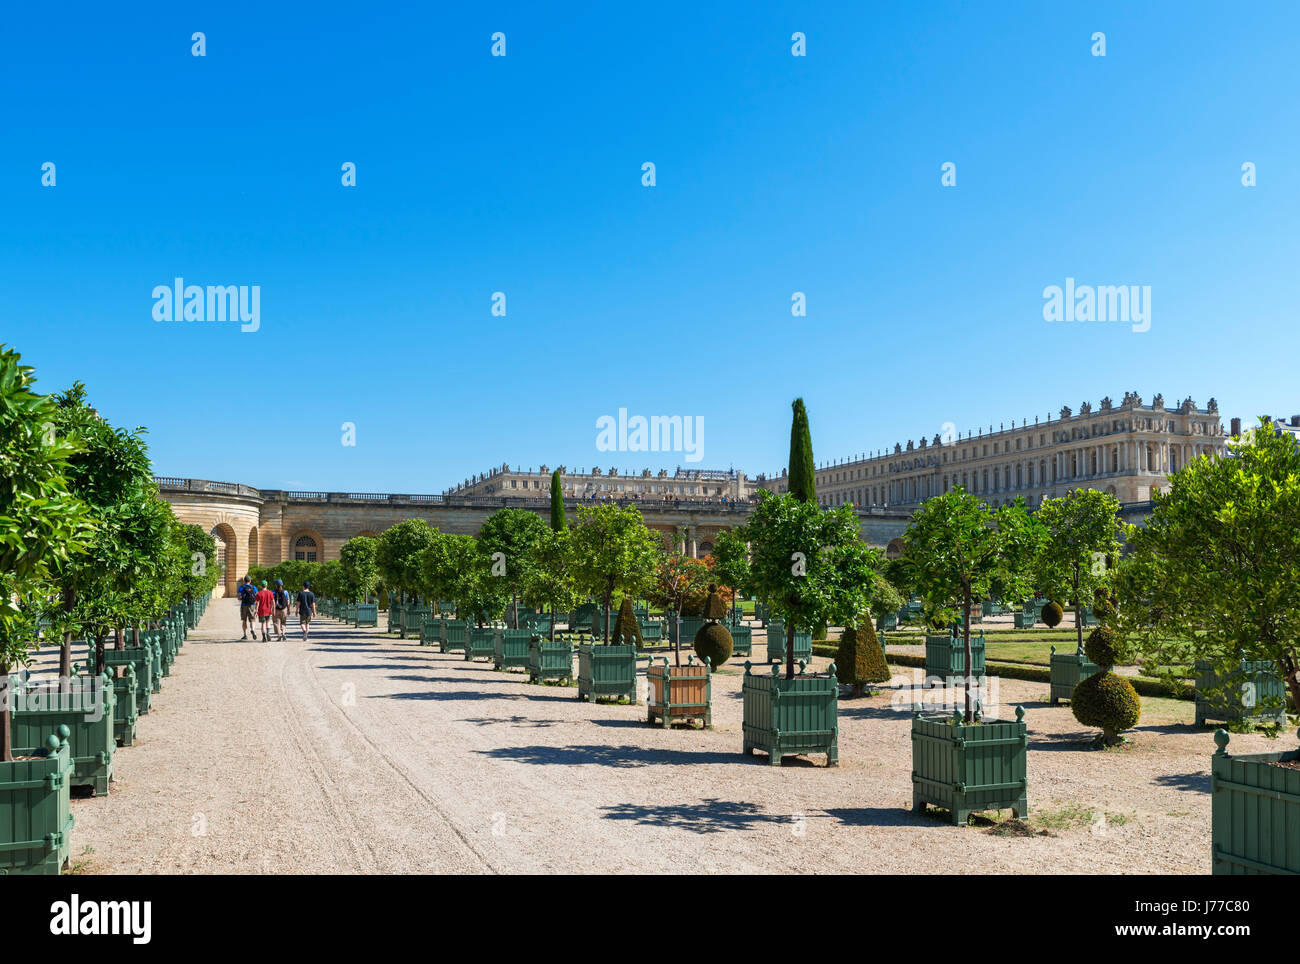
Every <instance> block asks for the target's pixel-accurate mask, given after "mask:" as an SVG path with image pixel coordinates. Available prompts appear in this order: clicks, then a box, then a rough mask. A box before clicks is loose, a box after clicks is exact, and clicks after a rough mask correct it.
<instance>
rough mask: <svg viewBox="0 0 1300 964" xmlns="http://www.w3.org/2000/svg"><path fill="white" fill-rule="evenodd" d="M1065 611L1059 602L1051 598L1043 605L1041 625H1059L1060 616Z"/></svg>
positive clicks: (1049, 627) (1048, 626)
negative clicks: (1050, 600)
mask: <svg viewBox="0 0 1300 964" xmlns="http://www.w3.org/2000/svg"><path fill="white" fill-rule="evenodd" d="M1064 615H1065V613H1064V611H1063V610H1062V609H1061V604H1060V603H1059V602H1056V601H1055V600H1053V601H1052V602H1049V603H1048V604H1047V605H1046V606H1044V607H1043V625H1044V626H1046V627H1047V628H1048V629H1052V628H1053V627H1055V626H1059V625H1061V617H1062V616H1064Z"/></svg>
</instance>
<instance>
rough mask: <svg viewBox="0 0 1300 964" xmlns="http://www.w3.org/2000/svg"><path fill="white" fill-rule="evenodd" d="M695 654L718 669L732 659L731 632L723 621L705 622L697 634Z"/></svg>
mask: <svg viewBox="0 0 1300 964" xmlns="http://www.w3.org/2000/svg"><path fill="white" fill-rule="evenodd" d="M695 655H696V656H698V657H699V658H700V659H706V658H707V659H708V661H709V663H710V664H711V665H712V666H713V668H714V669H717V668H718V667H719V666H721V665H722V664H723V663H725V662H726V661H727V660H729V659H731V633H730V632H728V631H727V627H726V626H724V625H722V623H705V624H704V625H703V626H701V627H700V631H699V632H697V633H696V634H695Z"/></svg>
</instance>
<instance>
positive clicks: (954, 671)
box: [925, 632, 984, 683]
mask: <svg viewBox="0 0 1300 964" xmlns="http://www.w3.org/2000/svg"><path fill="white" fill-rule="evenodd" d="M970 649H971V664H972V666H971V670H972V674H971V675H973V676H974V677H975V679H976V680H977V681H978V680H982V679H983V678H984V634H983V633H982V632H981V633H980V634H979V635H978V636H972V637H971V638H970ZM925 675H926V682H927V683H928V682H930V680H932V679H939V680H951V679H965V678H966V644H965V642H964V641H963V639H962V637H960V636H926V637H925Z"/></svg>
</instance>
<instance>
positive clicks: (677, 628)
mask: <svg viewBox="0 0 1300 964" xmlns="http://www.w3.org/2000/svg"><path fill="white" fill-rule="evenodd" d="M673 618H674V620H676V621H675V622H674V623H673V627H672V629H673V649H674V650H675V651H676V657H677V665H678V666H681V665H682V604H681V603H680V602H679V603H678V604H677V609H676V610H674V611H673Z"/></svg>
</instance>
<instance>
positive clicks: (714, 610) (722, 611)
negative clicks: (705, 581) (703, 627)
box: [704, 585, 727, 619]
mask: <svg viewBox="0 0 1300 964" xmlns="http://www.w3.org/2000/svg"><path fill="white" fill-rule="evenodd" d="M726 615H727V604H726V603H724V602H723V601H722V600H721V599H720V598H719V597H718V591H717V589H716V587H714V586H713V585H710V586H709V594H708V596H706V597H705V599H704V618H705V619H723V618H725V617H726Z"/></svg>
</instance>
